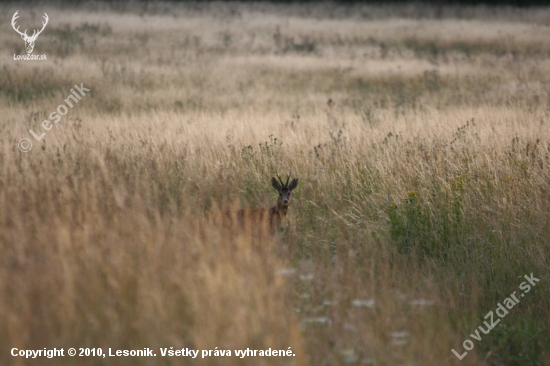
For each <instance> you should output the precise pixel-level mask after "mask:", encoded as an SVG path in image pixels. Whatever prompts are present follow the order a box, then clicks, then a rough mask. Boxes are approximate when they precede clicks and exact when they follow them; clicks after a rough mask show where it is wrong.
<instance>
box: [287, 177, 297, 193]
mask: <svg viewBox="0 0 550 366" xmlns="http://www.w3.org/2000/svg"><path fill="white" fill-rule="evenodd" d="M297 186H298V178H294V179H293V180H292V182H290V185H289V186H288V190H289V191H292V190H293V189H294V188H296V187H297Z"/></svg>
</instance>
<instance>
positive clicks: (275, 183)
mask: <svg viewBox="0 0 550 366" xmlns="http://www.w3.org/2000/svg"><path fill="white" fill-rule="evenodd" d="M271 185H272V186H273V188H275V190H276V191H277V192H279V191H280V190H281V189H282V188H283V187H281V183H279V181H278V180H277V179H275V178H271Z"/></svg>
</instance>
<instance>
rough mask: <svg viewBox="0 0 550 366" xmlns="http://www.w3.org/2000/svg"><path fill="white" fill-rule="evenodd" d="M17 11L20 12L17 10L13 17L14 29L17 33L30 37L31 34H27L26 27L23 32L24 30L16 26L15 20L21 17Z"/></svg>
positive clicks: (12, 24)
mask: <svg viewBox="0 0 550 366" xmlns="http://www.w3.org/2000/svg"><path fill="white" fill-rule="evenodd" d="M17 13H19V10H17V11H16V12H15V14H13V17H12V18H11V26H12V27H13V30H14V31H16V32H17V33H19V34H20V35H22V36H25V37H29V36H28V35H27V30H26V29H25V32H24V33H22V32H21V31H20V30H19V27H17V28H15V20H16V19H17V18H19V16H18V15H17ZM44 14H46V13H44Z"/></svg>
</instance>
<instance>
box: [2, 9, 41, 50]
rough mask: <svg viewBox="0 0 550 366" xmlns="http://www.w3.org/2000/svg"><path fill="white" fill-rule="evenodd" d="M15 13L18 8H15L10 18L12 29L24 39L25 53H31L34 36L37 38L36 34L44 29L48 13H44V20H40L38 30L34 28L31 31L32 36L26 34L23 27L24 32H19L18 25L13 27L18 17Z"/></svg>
mask: <svg viewBox="0 0 550 366" xmlns="http://www.w3.org/2000/svg"><path fill="white" fill-rule="evenodd" d="M17 13H19V10H17V11H16V12H15V14H13V18H11V26H12V27H13V29H14V30H15V31H16V32H17V33H19V34H20V35H21V38H23V40H24V41H25V48H26V50H27V53H32V50H33V49H34V42H35V41H36V38H38V36H39V35H40V33H42V31H43V30H44V28H46V24H48V19H49V18H48V14H46V13H44V20H45V22H42V29H40V30H39V31H37V30H36V29H35V30H34V31H33V33H32V36H30V37H29V36H28V35H27V30H26V29H25V31H24V32H20V31H19V27H17V28H16V27H15V20H16V19H17V18H19V16H18V15H17Z"/></svg>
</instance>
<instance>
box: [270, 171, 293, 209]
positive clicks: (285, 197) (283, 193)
mask: <svg viewBox="0 0 550 366" xmlns="http://www.w3.org/2000/svg"><path fill="white" fill-rule="evenodd" d="M277 178H279V180H278V181H277V179H275V178H271V185H273V188H275V190H276V191H277V192H279V199H278V200H277V209H279V210H283V211H285V212H286V210H287V209H288V204H289V203H290V194H291V193H292V191H293V190H294V188H296V186H297V185H298V178H294V179H293V180H292V182H290V184H289V183H288V181H289V180H290V173H289V174H288V177H287V178H286V183H283V180H282V179H281V177H280V176H279V174H277Z"/></svg>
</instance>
